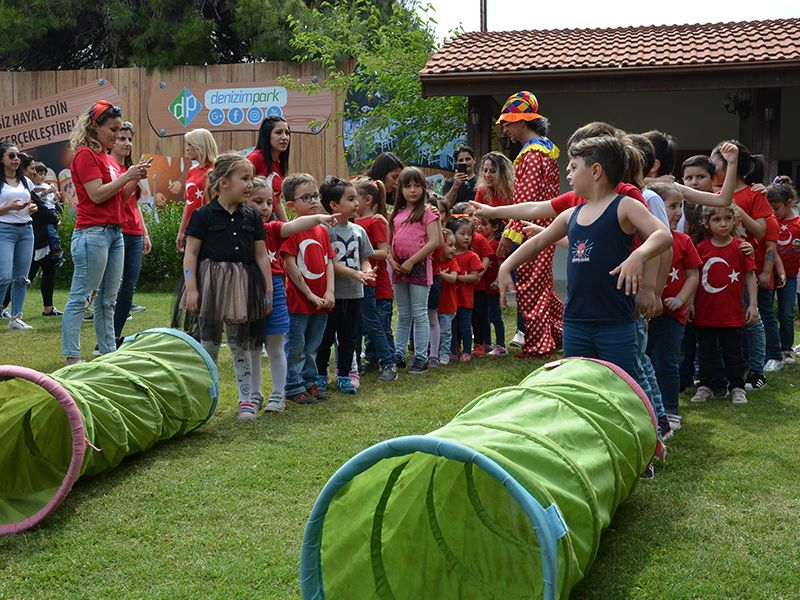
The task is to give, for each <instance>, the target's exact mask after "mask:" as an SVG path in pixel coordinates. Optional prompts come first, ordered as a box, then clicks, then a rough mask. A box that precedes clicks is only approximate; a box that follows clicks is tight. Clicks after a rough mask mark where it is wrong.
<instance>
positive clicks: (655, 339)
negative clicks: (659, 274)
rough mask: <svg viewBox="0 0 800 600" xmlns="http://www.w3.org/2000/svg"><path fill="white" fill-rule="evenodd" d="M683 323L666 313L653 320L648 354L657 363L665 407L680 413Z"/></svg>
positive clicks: (648, 339) (648, 333)
mask: <svg viewBox="0 0 800 600" xmlns="http://www.w3.org/2000/svg"><path fill="white" fill-rule="evenodd" d="M682 339H683V325H682V324H681V323H680V321H678V320H677V319H675V318H673V317H671V316H667V315H663V316H660V317H658V318H656V319H652V320H651V321H650V328H649V329H648V331H647V354H648V355H649V356H650V359H651V360H652V362H653V369H654V370H655V372H656V379H657V380H658V388H659V390H660V391H661V401H662V402H663V404H664V410H665V411H666V412H668V413H671V414H675V415H677V414H678V394H680V385H681V376H680V356H681V340H682Z"/></svg>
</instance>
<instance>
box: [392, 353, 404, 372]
mask: <svg viewBox="0 0 800 600" xmlns="http://www.w3.org/2000/svg"><path fill="white" fill-rule="evenodd" d="M394 365H395V366H396V367H397V368H398V369H405V368H406V357H405V356H400V355H399V354H398V355H396V356H395V357H394Z"/></svg>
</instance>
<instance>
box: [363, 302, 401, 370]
mask: <svg viewBox="0 0 800 600" xmlns="http://www.w3.org/2000/svg"><path fill="white" fill-rule="evenodd" d="M375 308H376V309H377V311H378V318H379V319H380V321H381V327H382V328H383V333H384V335H385V336H386V343H387V344H389V349H390V350H391V351H392V352H394V335H393V334H392V316H393V315H394V300H393V299H392V298H387V299H384V300H375ZM364 358H365V359H367V360H372V361H377V360H379V359H378V353H377V351H376V350H375V346H373V345H372V342H371V341H370V340H369V338H367V339H365V340H364Z"/></svg>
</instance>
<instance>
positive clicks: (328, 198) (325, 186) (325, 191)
mask: <svg viewBox="0 0 800 600" xmlns="http://www.w3.org/2000/svg"><path fill="white" fill-rule="evenodd" d="M347 188H355V186H354V185H353V184H352V183H351V182H349V181H346V180H344V179H339V178H338V177H331V178H330V179H328V180H326V181H323V182H322V185H321V186H319V195H320V202H321V203H322V208H324V209H325V210H326V212H327V213H328V214H330V215H332V214H333V212H334V211H333V209H331V202H339V200H341V199H342V196H344V192H345V190H346V189H347Z"/></svg>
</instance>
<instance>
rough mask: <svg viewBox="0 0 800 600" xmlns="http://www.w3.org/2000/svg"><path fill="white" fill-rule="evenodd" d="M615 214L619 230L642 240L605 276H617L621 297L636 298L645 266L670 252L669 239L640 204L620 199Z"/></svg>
mask: <svg viewBox="0 0 800 600" xmlns="http://www.w3.org/2000/svg"><path fill="white" fill-rule="evenodd" d="M618 214H619V221H620V226H622V228H623V230H624V231H629V232H631V230H634V231H636V232H638V234H639V237H640V238H642V240H644V241H643V243H642V245H641V246H639V247H638V248H637V249H636V250H634V251H633V252H631V255H630V256H629V257H628V258H626V259H625V260H624V261H622V262H621V263H620V264H619V265H618V266H617V267H616V268H614V269H613V270H612V271H610V272H609V274H610V275H612V276H613V275H618V276H619V277H618V279H617V289H622V288H623V286H624V288H625V294H626V295H628V296H629V295H631V294H636V293H637V292H638V291H639V287H640V286H641V285H642V283H643V273H644V265H645V263H646V262H647V261H648V260H650V259H651V258H655V257H656V256H658V255H659V254H661V253H663V252H666V251H667V250H669V249H670V248H672V235H671V234H670V232H669V231H667V229H666V227H664V225H663V223H661V221H659V220H658V219H656V218H655V217H654V216H653V215H652V214H650V211H648V210H647V209H646V208H645V207H644V205H643V204H641V203H640V202H637V201H636V200H633V199H631V198H623V199H622V202H620V204H619V212H618ZM537 237H538V236H537ZM534 239H536V238H534ZM651 291H652V288H651Z"/></svg>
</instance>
